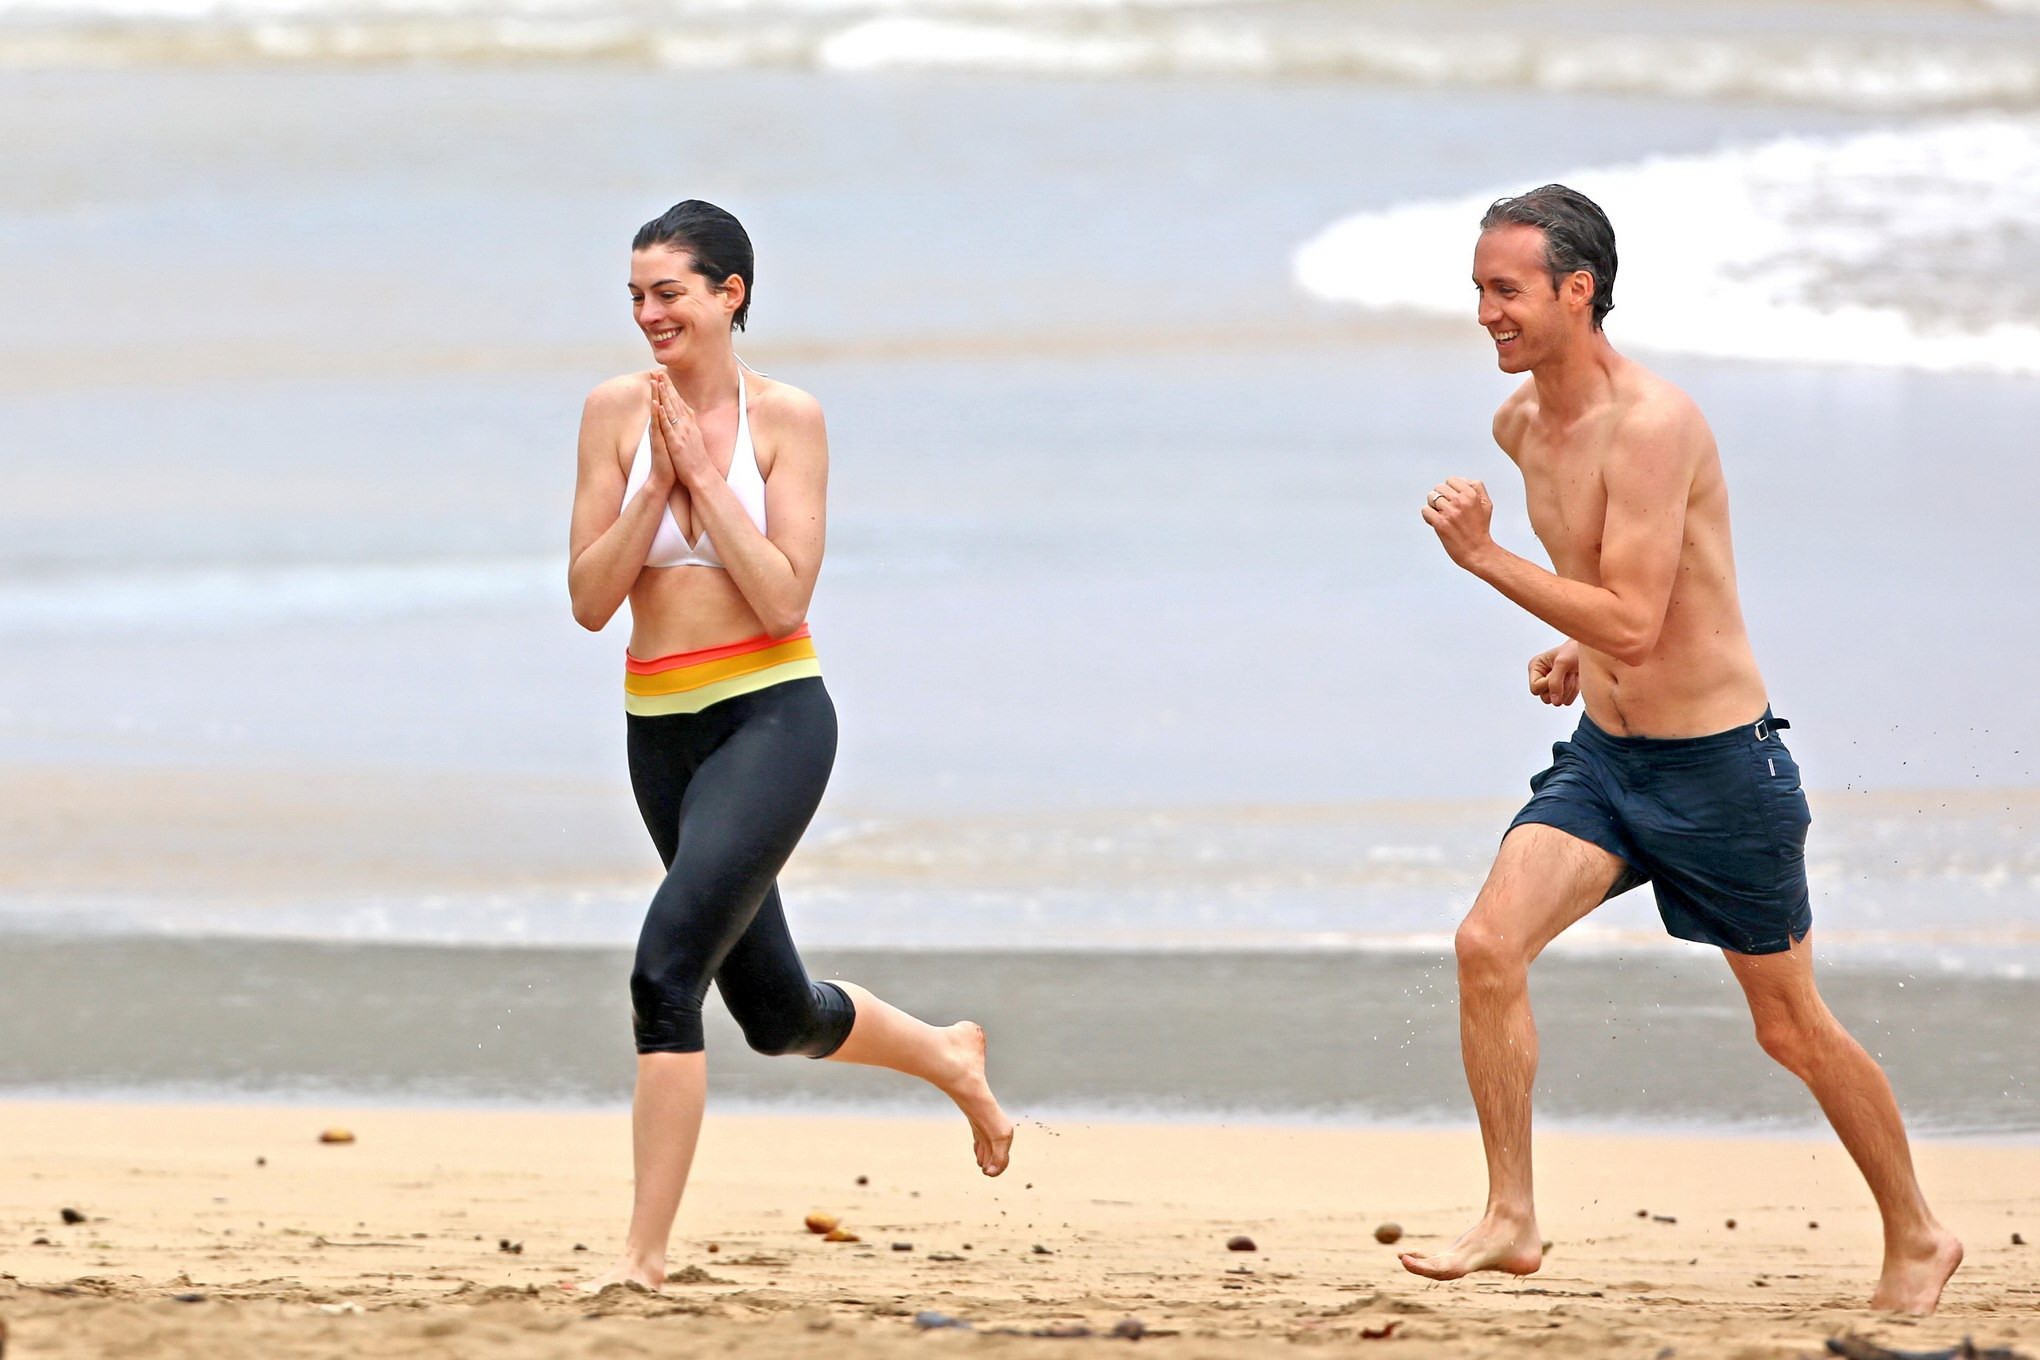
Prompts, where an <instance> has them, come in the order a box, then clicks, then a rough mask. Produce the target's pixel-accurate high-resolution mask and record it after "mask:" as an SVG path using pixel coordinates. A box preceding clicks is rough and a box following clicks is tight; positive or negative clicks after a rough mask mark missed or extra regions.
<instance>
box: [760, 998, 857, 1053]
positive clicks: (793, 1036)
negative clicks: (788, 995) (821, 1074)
mask: <svg viewBox="0 0 2040 1360" xmlns="http://www.w3.org/2000/svg"><path fill="white" fill-rule="evenodd" d="M731 1013H732V1014H733V1015H735V1016H736V1020H737V1027H738V1028H739V1029H741V1030H743V1032H744V1042H745V1043H747V1044H749V1045H750V1046H751V1047H752V1048H754V1049H756V1050H757V1051H758V1052H760V1053H763V1054H766V1055H767V1056H769V1057H775V1058H782V1057H786V1056H788V1055H790V1054H796V1053H797V1054H800V1055H802V1056H804V1057H809V1058H826V1057H828V1056H829V1055H830V1054H831V1053H834V1052H835V1051H836V1050H837V1049H838V1048H841V1047H842V1046H843V1041H844V1040H845V1039H847V1038H849V1037H850V1026H851V1025H852V1023H854V1022H855V1020H856V1012H855V1010H854V1009H853V1008H852V1006H851V1004H850V998H849V997H848V996H847V995H846V994H845V993H844V991H843V989H842V988H840V987H838V986H836V985H835V984H833V983H828V982H811V983H809V984H808V989H807V996H806V999H805V1003H804V1004H803V1003H802V1002H800V1001H798V1000H796V1001H795V1002H794V1003H793V1004H781V1005H776V1006H768V1007H759V1008H755V1009H754V1008H751V1007H741V1008H740V1007H737V1006H732V1007H731Z"/></svg>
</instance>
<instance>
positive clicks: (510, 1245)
mask: <svg viewBox="0 0 2040 1360" xmlns="http://www.w3.org/2000/svg"><path fill="white" fill-rule="evenodd" d="M496 1250H497V1251H502V1252H508V1253H509V1254H510V1255H512V1256H522V1255H523V1254H524V1244H523V1243H522V1242H512V1241H511V1240H510V1239H509V1238H507V1237H502V1238H498V1239H497V1240H496Z"/></svg>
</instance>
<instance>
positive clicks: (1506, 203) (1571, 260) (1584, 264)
mask: <svg viewBox="0 0 2040 1360" xmlns="http://www.w3.org/2000/svg"><path fill="white" fill-rule="evenodd" d="M1506 226H1521V227H1535V228H1537V229H1538V230H1539V231H1541V232H1543V233H1544V267H1545V269H1547V270H1549V271H1550V273H1551V286H1552V288H1553V289H1554V290H1555V289H1556V288H1557V287H1558V285H1559V284H1560V283H1562V282H1564V281H1565V279H1566V277H1567V276H1568V275H1571V274H1573V273H1575V272H1577V271H1579V270H1582V269H1584V270H1586V271H1587V272H1588V273H1589V274H1592V275H1593V276H1594V329H1595V330H1599V329H1601V319H1602V318H1603V317H1605V316H1607V315H1608V313H1610V312H1612V311H1614V310H1615V227H1614V224H1613V223H1611V222H1609V221H1608V214H1606V213H1604V212H1602V211H1601V206H1600V205H1599V204H1598V203H1596V202H1594V200H1593V199H1591V198H1588V197H1587V196H1586V195H1585V194H1583V193H1581V192H1580V191H1579V190H1577V189H1568V188H1566V187H1565V186H1564V185H1563V184H1547V185H1545V186H1544V187H1543V188H1541V189H1532V190H1531V191H1530V192H1529V193H1527V194H1517V195H1516V196H1515V197H1514V198H1498V199H1496V200H1495V201H1494V202H1493V203H1491V204H1489V205H1488V210H1487V215H1486V216H1484V217H1482V218H1481V219H1480V229H1481V230H1482V231H1488V230H1490V229H1492V228H1494V227H1506Z"/></svg>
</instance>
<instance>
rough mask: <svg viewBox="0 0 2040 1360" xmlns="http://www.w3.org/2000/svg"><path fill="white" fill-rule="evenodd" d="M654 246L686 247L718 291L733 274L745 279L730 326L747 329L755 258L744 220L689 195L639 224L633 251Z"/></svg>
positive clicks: (700, 270) (695, 269)
mask: <svg viewBox="0 0 2040 1360" xmlns="http://www.w3.org/2000/svg"><path fill="white" fill-rule="evenodd" d="M653 246H666V247H669V248H671V249H673V250H684V251H686V252H687V253H688V254H689V255H692V256H693V257H694V271H695V272H696V273H697V274H699V275H701V277H703V278H704V279H707V280H708V282H709V284H710V285H711V286H712V287H714V288H715V289H716V290H717V291H718V292H720V291H721V289H722V286H723V284H724V283H726V282H727V281H728V280H729V277H730V275H732V274H735V275H736V276H737V277H738V278H740V279H742V280H743V281H744V300H743V302H742V303H741V304H740V305H739V306H738V307H737V311H736V314H735V315H734V316H732V317H731V318H730V326H731V327H732V328H733V329H735V330H742V329H744V318H745V317H747V316H749V315H750V313H751V288H752V286H753V285H752V283H751V271H752V268H753V259H752V255H751V237H750V235H749V234H748V233H746V232H745V230H744V224H743V223H741V222H739V221H738V220H737V219H736V218H734V217H732V216H731V215H730V214H728V213H727V212H724V211H723V210H722V209H721V208H718V207H716V206H715V204H713V203H704V202H703V201H702V200H700V199H698V198H690V199H687V200H686V201H685V202H681V203H675V204H674V205H673V206H672V207H670V208H668V209H666V211H664V212H662V213H660V214H659V215H658V216H657V217H654V218H653V219H652V220H651V221H649V222H647V223H645V224H644V225H643V226H642V227H639V228H638V233H637V237H636V239H634V240H633V241H632V242H631V243H630V248H631V249H632V250H633V251H639V250H650V249H651V248H652V247H653Z"/></svg>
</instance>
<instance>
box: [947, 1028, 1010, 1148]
mask: <svg viewBox="0 0 2040 1360" xmlns="http://www.w3.org/2000/svg"><path fill="white" fill-rule="evenodd" d="M943 1033H945V1034H947V1035H948V1036H949V1041H950V1043H951V1045H952V1046H953V1051H954V1052H955V1055H956V1060H957V1067H958V1075H957V1076H956V1077H955V1078H954V1079H953V1080H952V1081H950V1082H948V1083H945V1084H944V1085H943V1087H942V1090H943V1091H944V1093H945V1094H947V1095H948V1097H949V1098H950V1099H951V1100H953V1101H955V1102H956V1108H957V1109H959V1110H962V1111H963V1117H964V1118H965V1119H968V1120H969V1121H970V1140H971V1142H972V1144H974V1145H975V1148H976V1152H977V1164H978V1170H980V1171H982V1172H984V1173H985V1174H986V1175H987V1176H996V1175H998V1174H999V1173H1000V1172H1001V1171H1004V1170H1005V1169H1006V1164H1007V1163H1008V1162H1009V1161H1010V1160H1011V1159H1012V1153H1013V1121H1012V1120H1010V1119H1008V1118H1006V1112H1005V1111H1004V1110H1002V1109H1000V1108H999V1101H998V1098H997V1097H996V1096H994V1095H993V1094H992V1088H991V1085H990V1083H988V1082H987V1081H986V1080H985V1031H984V1028H983V1026H981V1025H978V1024H976V1023H974V1022H973V1021H969V1020H965V1021H962V1022H961V1023H959V1024H954V1025H950V1026H949V1027H948V1028H947V1029H945V1030H944V1031H943Z"/></svg>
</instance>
